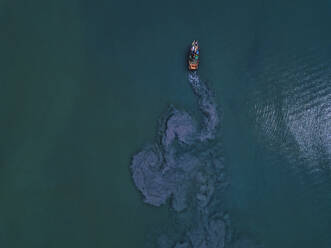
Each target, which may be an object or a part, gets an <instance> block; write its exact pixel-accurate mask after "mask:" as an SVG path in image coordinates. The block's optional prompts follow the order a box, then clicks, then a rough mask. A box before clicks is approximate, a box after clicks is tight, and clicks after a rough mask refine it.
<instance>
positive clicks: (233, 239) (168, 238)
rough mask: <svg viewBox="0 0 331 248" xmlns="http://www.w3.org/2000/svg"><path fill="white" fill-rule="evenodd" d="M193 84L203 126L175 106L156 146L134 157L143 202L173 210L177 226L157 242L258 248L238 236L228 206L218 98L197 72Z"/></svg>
mask: <svg viewBox="0 0 331 248" xmlns="http://www.w3.org/2000/svg"><path fill="white" fill-rule="evenodd" d="M188 81H189V83H190V85H191V87H192V90H193V92H194V94H195V95H196V97H197V100H198V106H199V110H200V113H201V116H202V120H201V121H200V123H198V121H196V120H195V119H193V118H192V116H191V115H190V114H189V113H188V112H185V111H182V110H178V109H176V108H175V107H173V106H171V107H170V108H169V109H168V110H167V111H166V113H164V115H163V117H162V118H161V119H160V121H159V132H158V136H157V139H156V141H155V142H154V144H150V145H146V146H145V148H143V149H142V150H141V151H140V152H139V153H137V154H136V155H134V156H133V159H132V163H131V172H132V177H133V180H134V183H135V185H136V187H137V188H138V190H139V191H140V192H141V193H142V195H143V197H144V201H145V202H146V203H148V204H151V205H153V206H161V205H163V204H170V206H171V209H173V210H174V213H175V214H174V215H175V217H174V218H175V219H176V221H175V222H176V223H177V224H175V225H174V227H173V228H172V231H167V232H166V233H163V234H162V235H160V237H159V238H158V239H157V240H158V241H157V246H158V247H161V248H168V247H169V248H170V247H175V248H198V247H199V248H203V247H205V248H207V247H208V248H222V247H243V245H244V246H245V247H257V245H256V244H255V243H253V242H251V241H249V240H246V239H244V238H241V237H240V238H239V234H236V232H234V230H233V228H232V227H231V224H230V219H229V216H228V214H227V213H226V211H225V207H224V206H223V202H224V201H223V200H222V199H223V198H224V190H225V189H226V187H227V185H228V183H227V180H226V173H225V167H224V163H223V152H222V144H221V143H220V142H218V141H217V139H216V136H217V129H218V126H219V115H218V111H217V106H216V103H215V100H214V96H213V92H212V91H211V90H210V89H209V87H208V86H207V84H206V83H205V82H203V81H202V80H201V79H200V77H199V75H198V73H197V72H190V74H189V76H188Z"/></svg>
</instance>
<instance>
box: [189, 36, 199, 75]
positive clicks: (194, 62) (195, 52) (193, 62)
mask: <svg viewBox="0 0 331 248" xmlns="http://www.w3.org/2000/svg"><path fill="white" fill-rule="evenodd" d="M199 55H200V49H199V44H198V41H197V40H194V41H193V42H192V45H191V48H190V51H189V55H188V69H189V70H190V71H196V70H198V67H199Z"/></svg>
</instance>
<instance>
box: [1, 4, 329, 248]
mask: <svg viewBox="0 0 331 248" xmlns="http://www.w3.org/2000/svg"><path fill="white" fill-rule="evenodd" d="M330 13H331V5H330V2H329V1H317V2H314V3H313V2H310V1H277V2H275V1H267V2H266V1H253V2H252V1H251V2H245V1H239V2H238V1H237V2H226V1H218V2H216V1H193V2H188V1H186V2H185V1H184V2H180V3H178V2H174V1H167V2H155V1H145V2H134V1H128V2H127V1H122V2H113V1H61V0H60V1H56V2H55V1H49V2H45V1H33V2H25V3H23V2H19V1H1V2H0V19H1V22H0V27H1V28H0V32H1V37H2V38H1V40H0V49H1V59H0V65H1V66H0V75H1V76H0V87H1V88H0V102H1V104H0V110H1V122H0V127H1V129H0V130H1V131H0V132H1V142H0V148H1V149H0V154H1V157H0V158H1V160H0V161H1V163H0V173H1V183H0V201H1V204H0V210H1V214H0V245H1V247H145V246H146V244H147V243H148V242H149V241H148V240H150V239H152V240H153V239H154V237H156V236H155V235H154V229H156V228H157V227H158V226H159V225H166V224H167V223H168V220H169V216H170V215H171V211H169V209H168V207H167V206H165V207H161V208H156V207H152V206H149V205H147V204H144V203H143V201H142V196H141V194H140V193H139V191H138V190H137V189H136V188H135V186H134V184H133V181H132V179H131V174H130V171H129V165H130V162H131V158H132V156H133V155H134V154H135V153H137V152H138V151H139V150H140V149H141V148H142V146H143V145H144V144H146V143H150V142H152V141H153V140H154V137H155V135H156V132H157V121H158V119H159V117H160V116H161V115H162V113H164V111H165V110H166V109H167V107H168V105H169V104H173V105H175V106H176V107H178V108H179V109H185V110H187V111H191V112H192V113H195V111H197V105H196V100H195V98H194V96H193V93H192V91H191V89H190V86H189V84H188V82H187V71H186V64H185V53H186V49H187V46H188V44H189V43H190V42H191V40H192V39H199V41H200V45H201V68H200V70H199V73H200V75H201V77H202V78H203V79H205V80H207V81H208V82H209V85H210V86H211V88H212V89H213V90H214V92H215V96H216V101H217V104H218V106H219V111H220V114H221V124H220V125H221V128H220V132H221V134H222V135H221V138H220V140H219V142H220V143H222V144H223V146H224V156H225V165H226V167H227V169H228V176H229V179H228V180H229V183H230V187H229V188H228V190H227V192H226V206H227V209H228V210H229V213H230V216H231V219H232V221H233V226H235V228H236V229H237V230H238V231H239V232H242V233H244V234H246V235H248V236H250V237H252V239H254V240H257V241H259V242H261V243H262V244H264V246H265V247H271V248H273V247H285V248H287V247H289V248H290V247H291V248H292V247H321V248H324V247H325V248H327V247H330V245H331V240H330V236H329V233H330V230H331V226H330V223H331V222H330V221H331V216H330V207H331V198H330V192H331V185H330V159H331V155H330V154H331V138H330V133H331V132H330V130H331V127H330V123H331V121H330V116H331V114H330V113H331V112H330V110H331V105H330V102H331V89H330V85H331V78H330V77H331V74H330V63H331V49H330V41H331V35H330V31H329V23H330V21H331V17H330ZM151 233H152V234H151Z"/></svg>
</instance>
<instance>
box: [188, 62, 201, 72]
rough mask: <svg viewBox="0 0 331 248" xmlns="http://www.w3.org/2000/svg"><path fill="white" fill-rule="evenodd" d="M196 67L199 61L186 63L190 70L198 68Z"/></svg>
mask: <svg viewBox="0 0 331 248" xmlns="http://www.w3.org/2000/svg"><path fill="white" fill-rule="evenodd" d="M198 67H199V63H192V62H189V63H188V69H189V70H190V71H195V70H198Z"/></svg>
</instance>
